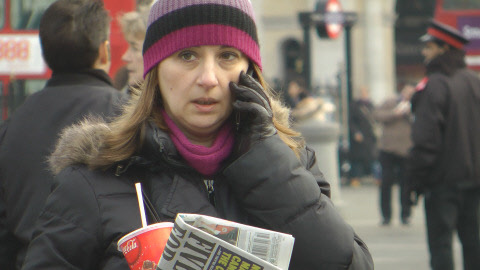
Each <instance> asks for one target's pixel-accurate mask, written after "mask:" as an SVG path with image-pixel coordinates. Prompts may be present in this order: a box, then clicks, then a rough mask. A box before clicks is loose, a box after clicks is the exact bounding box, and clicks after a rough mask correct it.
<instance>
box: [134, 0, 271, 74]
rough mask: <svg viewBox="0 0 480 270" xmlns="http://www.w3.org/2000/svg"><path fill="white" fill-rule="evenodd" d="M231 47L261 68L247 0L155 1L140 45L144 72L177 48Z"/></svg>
mask: <svg viewBox="0 0 480 270" xmlns="http://www.w3.org/2000/svg"><path fill="white" fill-rule="evenodd" d="M202 45H224V46H231V47H234V48H236V49H238V50H240V51H241V52H242V53H244V54H245V55H246V56H247V57H248V58H249V59H250V60H251V61H252V62H254V63H255V64H257V65H258V66H259V67H260V68H261V67H262V61H261V57H260V48H259V42H258V36H257V27H256V25H255V19H254V13H253V7H252V4H251V2H250V0H158V1H156V2H155V4H153V6H152V8H151V10H150V16H149V18H148V28H147V34H146V36H145V41H144V44H143V65H144V77H145V75H146V74H147V73H148V72H149V71H150V70H151V69H152V68H153V67H154V66H156V65H157V64H158V63H160V62H161V61H162V60H163V59H165V58H166V57H168V56H170V55H171V54H173V53H175V52H176V51H178V50H181V49H185V48H189V47H195V46H202Z"/></svg>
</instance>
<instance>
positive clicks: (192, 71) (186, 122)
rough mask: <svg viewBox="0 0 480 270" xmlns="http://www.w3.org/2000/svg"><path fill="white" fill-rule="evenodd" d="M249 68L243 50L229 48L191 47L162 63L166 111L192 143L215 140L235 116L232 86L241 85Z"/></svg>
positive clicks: (160, 74)
mask: <svg viewBox="0 0 480 270" xmlns="http://www.w3.org/2000/svg"><path fill="white" fill-rule="evenodd" d="M248 65H249V63H248V58H247V57H246V56H244V55H243V54H242V53H241V52H240V51H239V50H237V49H235V48H232V47H225V46H200V47H191V48H187V49H184V50H180V51H178V52H176V53H174V54H172V55H171V56H169V57H168V58H166V59H164V60H163V61H162V62H160V64H159V66H158V79H159V85H160V92H161V94H162V99H163V104H164V108H165V111H166V112H167V113H168V115H169V116H170V118H171V119H172V120H173V121H174V122H175V124H176V125H177V126H178V127H179V128H180V130H182V131H183V133H184V134H185V135H186V136H187V138H189V139H190V140H191V141H192V142H194V141H197V140H202V138H204V137H211V138H212V137H213V138H214V137H215V134H216V132H217V130H218V129H219V128H220V126H222V124H223V122H224V121H225V120H226V119H227V118H228V117H229V116H230V114H231V112H232V101H233V100H232V94H231V92H230V89H229V87H228V84H229V83H230V82H231V81H233V82H238V79H239V75H240V72H241V71H242V70H243V71H246V70H247V68H248Z"/></svg>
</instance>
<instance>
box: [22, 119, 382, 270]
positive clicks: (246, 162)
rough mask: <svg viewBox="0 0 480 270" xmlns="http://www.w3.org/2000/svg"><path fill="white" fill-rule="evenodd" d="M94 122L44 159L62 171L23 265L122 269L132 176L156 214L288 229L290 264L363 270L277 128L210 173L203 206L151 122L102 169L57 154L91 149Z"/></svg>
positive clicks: (324, 187) (199, 192) (192, 178)
mask: <svg viewBox="0 0 480 270" xmlns="http://www.w3.org/2000/svg"><path fill="white" fill-rule="evenodd" d="M101 129H102V126H101V125H94V126H93V127H92V126H89V125H88V124H84V125H83V127H74V128H72V129H71V131H70V132H67V133H65V135H64V137H63V138H64V139H65V141H64V142H61V143H60V146H59V147H60V148H59V149H57V153H59V154H60V156H57V157H55V155H54V158H55V160H53V161H52V162H53V164H54V166H55V169H56V170H58V169H61V168H64V169H63V170H62V171H61V173H60V174H59V175H58V177H57V180H58V185H57V187H56V189H55V190H54V191H53V193H52V194H51V195H50V197H49V198H48V201H47V204H46V207H45V210H44V212H43V213H42V215H41V216H40V219H39V222H38V225H37V231H36V232H35V235H34V238H33V241H32V244H31V246H30V248H29V251H28V254H27V258H26V262H25V265H24V268H23V269H25V270H29V269H115V270H120V269H125V270H127V269H128V266H127V264H126V260H125V259H124V258H123V254H122V253H121V252H119V251H118V250H117V241H118V240H119V239H120V238H121V237H122V236H123V235H125V234H127V233H129V232H131V231H133V230H135V229H138V228H139V227H141V225H142V224H141V219H140V214H139V210H138V202H137V197H136V193H135V187H134V183H135V182H138V181H140V182H142V186H143V188H144V189H145V192H146V194H147V196H148V197H149V198H150V200H151V201H152V204H153V205H154V207H155V208H156V212H157V213H158V215H159V216H160V219H161V221H173V220H174V219H175V217H176V214H177V213H197V214H204V215H210V216H215V217H219V218H224V219H228V220H232V221H236V222H240V223H244V224H249V225H253V226H259V227H263V228H267V229H271V230H276V231H280V232H284V233H289V234H293V236H294V237H295V246H294V250H293V257H292V260H291V263H290V266H291V267H290V269H304V270H305V269H373V262H372V258H371V255H370V253H369V251H368V249H367V247H366V245H365V244H364V243H363V242H362V241H361V240H360V239H359V238H358V237H357V236H356V235H355V233H354V231H353V229H352V228H351V227H350V226H349V225H347V224H346V223H345V222H344V221H343V219H342V218H341V217H340V215H339V214H338V212H337V211H336V210H335V207H334V206H333V204H332V202H331V201H330V199H329V197H328V196H327V194H329V185H328V183H327V182H326V181H325V180H324V178H323V175H322V173H321V172H320V171H319V170H318V167H317V164H316V159H315V155H314V153H313V152H312V151H311V150H310V149H308V148H307V149H305V150H304V151H303V152H302V155H301V159H300V160H299V159H298V158H297V157H296V156H295V154H294V153H293V151H292V150H291V149H290V148H289V147H288V146H287V145H286V144H285V143H283V141H281V140H280V138H279V137H278V135H274V136H272V137H269V138H268V139H265V140H263V141H260V142H257V143H256V144H255V145H254V147H252V148H251V149H250V150H249V151H248V152H247V153H246V154H244V155H242V156H240V157H239V158H237V159H235V160H234V161H229V162H227V164H226V166H225V168H224V169H223V170H222V172H221V173H218V174H217V175H216V176H215V177H213V179H211V180H214V190H215V192H214V197H215V204H214V205H213V204H212V203H211V201H210V200H209V196H208V192H207V189H206V187H205V184H204V180H205V179H204V177H202V176H201V175H200V174H198V173H197V172H196V171H194V170H193V169H192V168H191V167H189V166H188V165H186V163H185V162H184V160H183V159H182V158H181V157H180V156H179V154H178V152H177V150H176V149H175V147H174V145H173V143H172V142H171V140H170V138H169V136H168V135H167V134H165V133H164V132H162V131H160V130H159V129H156V128H153V127H152V126H150V128H149V129H148V130H147V137H146V140H145V143H144V151H142V152H141V154H140V155H139V156H136V157H133V158H131V159H130V160H129V161H128V162H127V163H126V164H119V165H118V166H116V167H114V168H111V169H109V170H106V171H102V170H89V169H88V168H86V167H85V165H82V164H81V163H82V161H81V160H84V159H85V158H87V159H88V157H87V156H88V153H81V154H79V155H78V156H72V155H71V154H65V155H63V153H74V152H75V151H74V150H80V151H84V150H85V149H94V148H95V146H94V147H92V146H91V145H85V144H84V142H85V141H90V142H92V141H95V140H96V139H95V138H99V136H98V134H101V133H102V132H101ZM100 137H101V136H100ZM85 138H87V139H85ZM90 138H92V140H90ZM94 144H97V145H98V144H100V143H94ZM63 147H66V148H63ZM87 152H88V151H87ZM77 153H78V152H77ZM73 164H76V165H73ZM322 192H323V193H322Z"/></svg>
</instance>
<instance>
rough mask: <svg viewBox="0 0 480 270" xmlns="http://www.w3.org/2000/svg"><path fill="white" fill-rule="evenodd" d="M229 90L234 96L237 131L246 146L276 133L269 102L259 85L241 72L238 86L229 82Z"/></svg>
mask: <svg viewBox="0 0 480 270" xmlns="http://www.w3.org/2000/svg"><path fill="white" fill-rule="evenodd" d="M230 90H231V91H232V93H233V94H234V96H235V101H234V102H233V110H234V114H236V115H235V117H236V121H237V129H238V132H239V134H240V135H241V136H242V137H243V138H242V139H246V138H248V145H251V144H252V143H253V142H254V141H257V140H261V139H264V138H267V137H270V136H272V135H274V134H275V133H276V132H277V129H276V128H275V126H274V124H273V121H272V117H273V114H272V108H271V107H270V100H269V99H268V97H267V95H266V94H265V92H264V90H263V87H262V86H261V85H260V83H258V82H257V81H256V80H255V79H254V78H252V76H250V75H248V74H245V72H243V71H242V72H241V73H240V80H239V82H238V85H237V84H236V83H234V82H230ZM242 143H243V144H245V143H247V142H245V141H243V142H242ZM244 146H246V145H244Z"/></svg>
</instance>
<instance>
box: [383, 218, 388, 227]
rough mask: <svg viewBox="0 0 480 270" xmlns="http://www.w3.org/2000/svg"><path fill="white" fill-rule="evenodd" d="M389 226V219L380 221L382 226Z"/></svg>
mask: <svg viewBox="0 0 480 270" xmlns="http://www.w3.org/2000/svg"><path fill="white" fill-rule="evenodd" d="M389 225H390V220H389V219H384V220H383V221H382V226H389Z"/></svg>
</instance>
